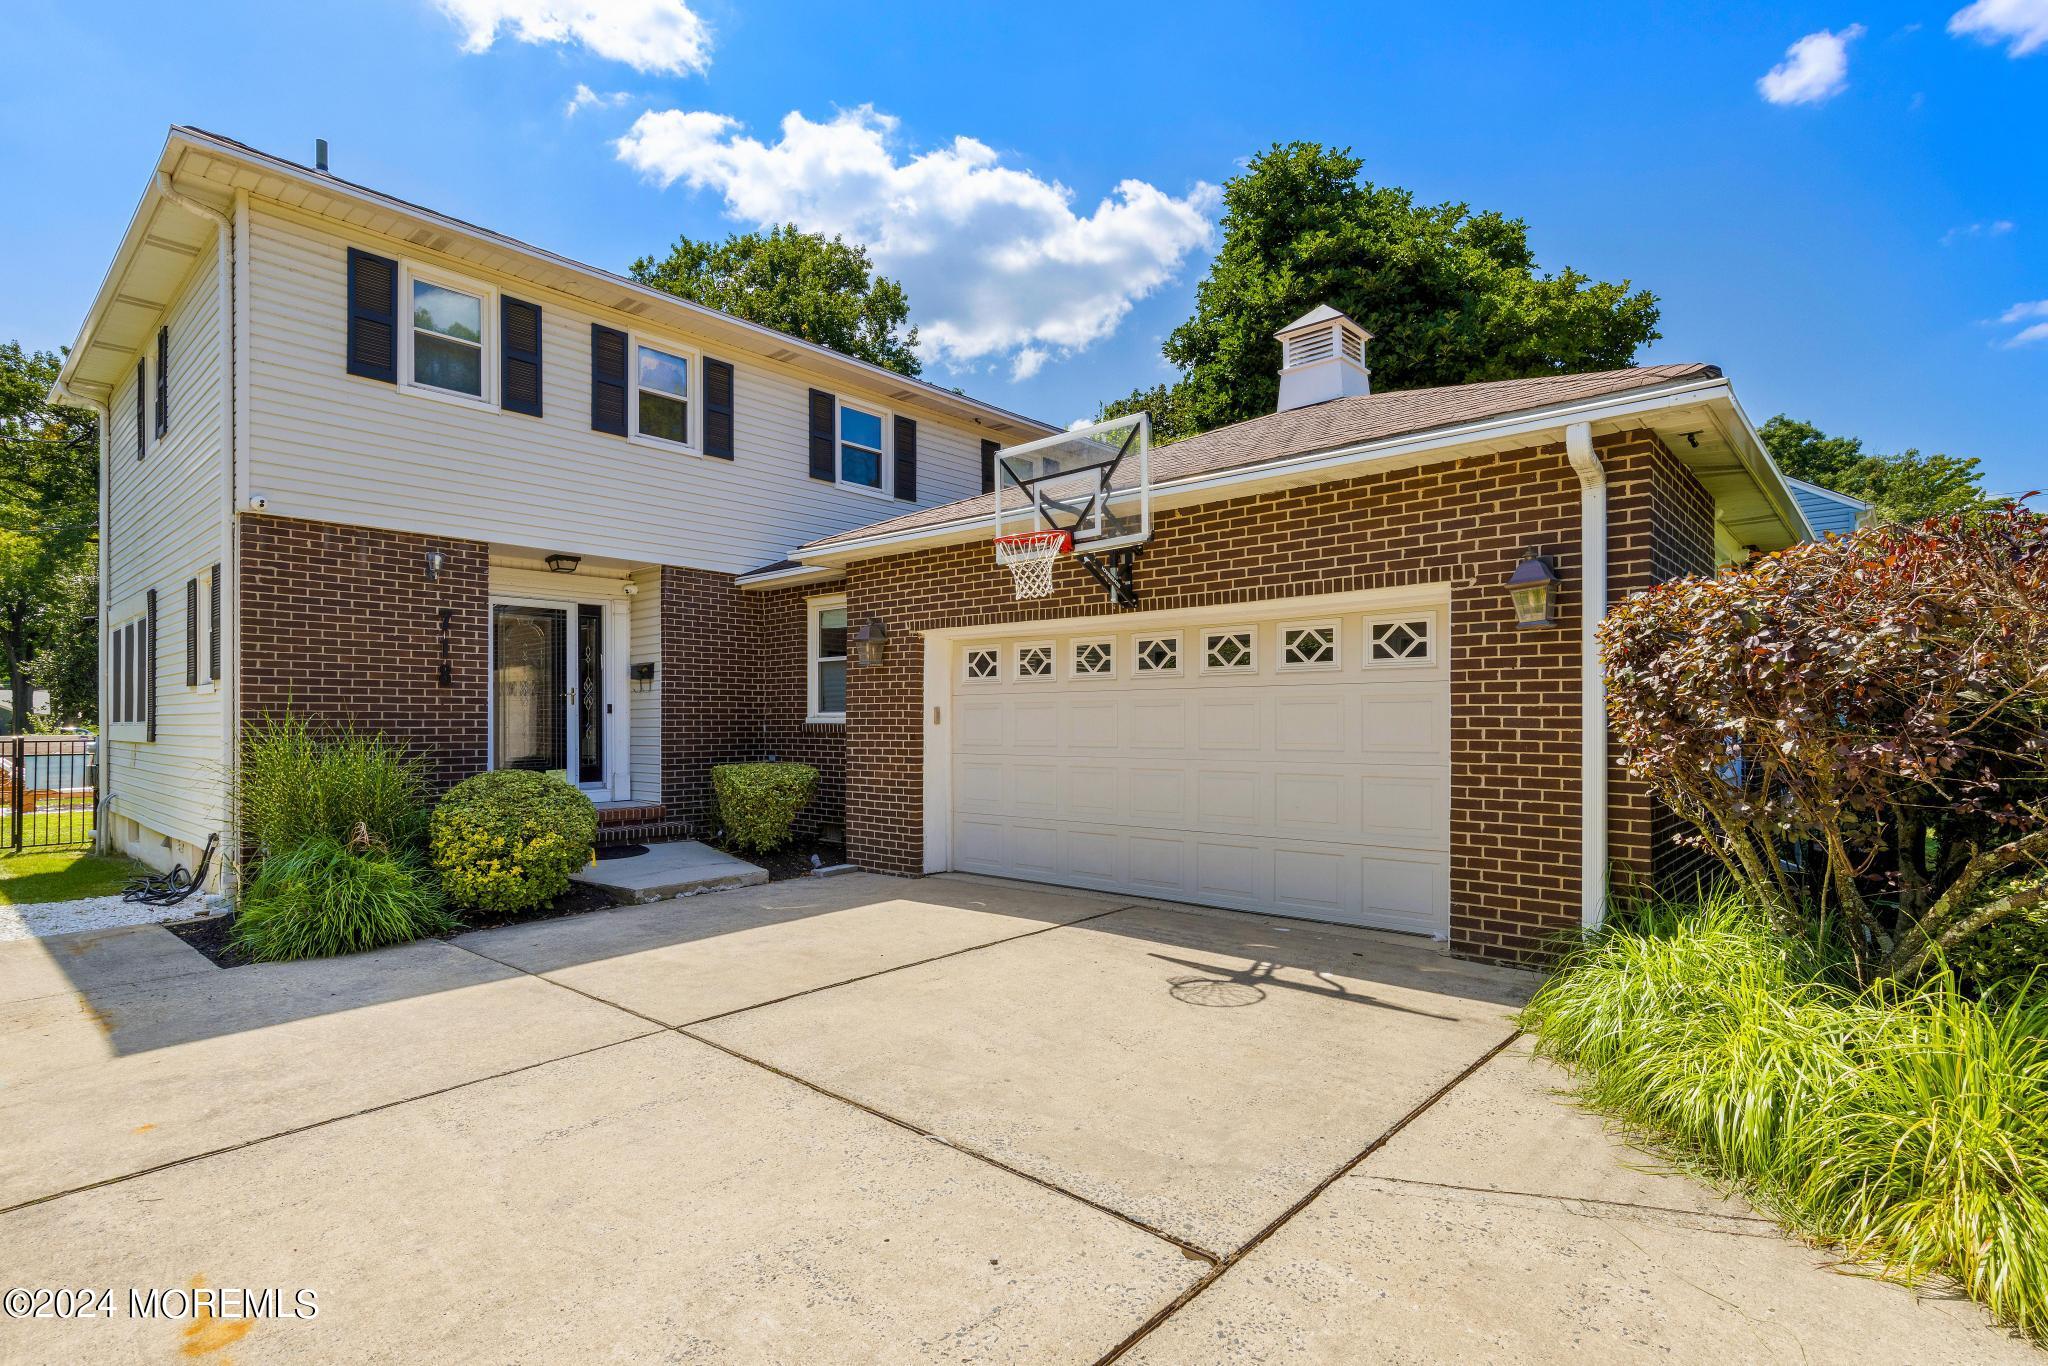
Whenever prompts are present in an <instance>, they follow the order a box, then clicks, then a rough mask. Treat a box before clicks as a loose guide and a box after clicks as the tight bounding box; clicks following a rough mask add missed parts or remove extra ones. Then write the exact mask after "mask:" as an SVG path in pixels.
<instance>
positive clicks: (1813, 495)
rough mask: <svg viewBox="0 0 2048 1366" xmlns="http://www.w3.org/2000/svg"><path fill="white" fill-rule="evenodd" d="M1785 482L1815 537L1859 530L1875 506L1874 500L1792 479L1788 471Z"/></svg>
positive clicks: (1844, 533) (1845, 533) (1867, 523)
mask: <svg viewBox="0 0 2048 1366" xmlns="http://www.w3.org/2000/svg"><path fill="white" fill-rule="evenodd" d="M1785 485H1786V487H1787V488H1790V489H1791V490H1792V496H1793V497H1794V498H1795V499H1797V500H1798V502H1799V510H1800V512H1802V513H1804V514H1805V516H1806V524H1807V525H1808V526H1810V527H1812V528H1813V534H1814V535H1816V536H1827V535H1830V534H1832V535H1836V536H1847V535H1848V534H1849V533H1850V532H1852V531H1859V530H1861V529H1862V528H1863V527H1865V526H1867V525H1869V523H1870V514H1871V513H1872V512H1873V511H1874V510H1875V509H1876V507H1877V504H1875V503H1866V502H1864V501H1863V500H1862V499H1861V498H1852V497H1850V496H1849V495H1848V494H1846V493H1837V492H1835V491H1834V490H1833V489H1824V488H1822V487H1821V486H1820V485H1819V484H1809V483H1807V482H1806V481H1805V480H1804V479H1794V478H1793V477H1792V476H1791V475H1789V474H1788V475H1786V476H1785Z"/></svg>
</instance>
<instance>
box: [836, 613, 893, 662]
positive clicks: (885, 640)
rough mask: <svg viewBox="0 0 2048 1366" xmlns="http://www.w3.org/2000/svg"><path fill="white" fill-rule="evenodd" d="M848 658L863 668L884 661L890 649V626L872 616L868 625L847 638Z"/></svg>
mask: <svg viewBox="0 0 2048 1366" xmlns="http://www.w3.org/2000/svg"><path fill="white" fill-rule="evenodd" d="M846 644H847V650H846V654H847V658H849V659H851V660H852V661H853V662H854V664H855V665H856V666H857V667H859V668H863V669H869V668H873V667H874V666H875V665H877V664H880V663H881V662H882V657H883V656H884V655H886V654H887V653H888V649H889V628H888V627H886V626H884V625H883V624H882V623H881V621H880V620H878V619H876V618H873V617H870V618H869V619H868V622H867V624H866V625H864V626H862V627H861V628H860V629H859V630H857V631H855V632H854V633H853V635H852V636H850V637H849V638H848V639H847V642H846Z"/></svg>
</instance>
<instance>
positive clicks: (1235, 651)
mask: <svg viewBox="0 0 2048 1366" xmlns="http://www.w3.org/2000/svg"><path fill="white" fill-rule="evenodd" d="M1256 663H1257V659H1256V657H1255V656H1254V655H1253V653H1252V633H1251V631H1250V630H1249V629H1246V630H1241V631H1211V632H1209V633H1208V634H1207V635H1205V636H1203V637H1202V667H1203V668H1205V669H1208V670H1209V671H1211V672H1212V673H1250V672H1251V671H1252V669H1253V667H1254V666H1255V665H1256Z"/></svg>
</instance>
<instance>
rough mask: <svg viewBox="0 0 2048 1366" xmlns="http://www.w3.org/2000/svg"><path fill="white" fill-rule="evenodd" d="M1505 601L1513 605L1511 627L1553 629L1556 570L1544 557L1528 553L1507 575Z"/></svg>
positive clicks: (1553, 564)
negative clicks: (1511, 602)
mask: <svg viewBox="0 0 2048 1366" xmlns="http://www.w3.org/2000/svg"><path fill="white" fill-rule="evenodd" d="M1508 597H1509V598H1510V599H1511V600H1512V601H1513V602H1514V604H1515V626H1516V628H1517V629H1521V630H1526V629H1528V628H1529V627H1532V626H1534V627H1543V626H1555V625H1557V566H1556V564H1555V563H1553V562H1552V560H1551V558H1550V557H1549V556H1548V555H1542V554H1538V553H1537V552H1536V551H1534V550H1531V551H1529V552H1528V553H1527V554H1525V555H1523V556H1522V562H1521V563H1520V564H1518V565H1516V566H1515V572H1514V573H1512V574H1510V575H1508Z"/></svg>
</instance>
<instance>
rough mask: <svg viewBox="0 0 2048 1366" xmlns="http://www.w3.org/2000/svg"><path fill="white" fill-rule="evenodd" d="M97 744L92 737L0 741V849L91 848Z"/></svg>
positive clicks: (12, 737)
mask: <svg viewBox="0 0 2048 1366" xmlns="http://www.w3.org/2000/svg"><path fill="white" fill-rule="evenodd" d="M99 764H100V756H99V740H98V739H97V738H96V737H94V736H91V735H6V736H0V810H4V811H5V812H6V821H7V825H6V829H5V830H0V835H4V836H5V839H4V840H0V848H5V849H10V850H14V851H16V852H19V851H20V850H23V849H61V848H66V847H73V848H75V847H77V846H80V845H87V844H91V843H92V818H93V794H94V792H95V791H96V790H97V788H98V787H99V776H100V774H99Z"/></svg>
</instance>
